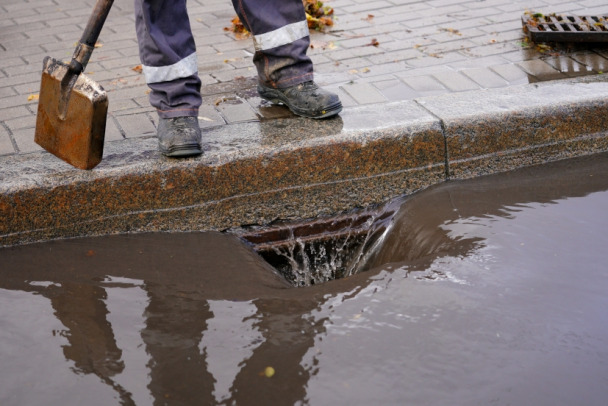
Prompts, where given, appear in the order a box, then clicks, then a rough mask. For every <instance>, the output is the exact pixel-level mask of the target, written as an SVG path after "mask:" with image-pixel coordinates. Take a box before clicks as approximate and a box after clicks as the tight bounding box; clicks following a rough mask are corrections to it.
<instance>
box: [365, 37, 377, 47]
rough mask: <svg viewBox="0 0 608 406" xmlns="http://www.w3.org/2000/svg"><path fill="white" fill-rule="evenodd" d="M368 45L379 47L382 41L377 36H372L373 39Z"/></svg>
mask: <svg viewBox="0 0 608 406" xmlns="http://www.w3.org/2000/svg"><path fill="white" fill-rule="evenodd" d="M367 45H371V46H374V47H377V46H378V45H380V43H379V42H378V40H377V39H376V38H372V41H371V42H370V43H369V44H367Z"/></svg>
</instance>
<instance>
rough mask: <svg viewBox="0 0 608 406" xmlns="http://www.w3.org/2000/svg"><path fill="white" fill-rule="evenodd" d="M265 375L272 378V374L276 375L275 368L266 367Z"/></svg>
mask: <svg viewBox="0 0 608 406" xmlns="http://www.w3.org/2000/svg"><path fill="white" fill-rule="evenodd" d="M264 375H266V377H267V378H272V376H273V375H274V368H273V367H266V369H264Z"/></svg>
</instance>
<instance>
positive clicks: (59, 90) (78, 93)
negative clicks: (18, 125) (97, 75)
mask: <svg viewBox="0 0 608 406" xmlns="http://www.w3.org/2000/svg"><path fill="white" fill-rule="evenodd" d="M107 111H108V97H107V95H106V92H105V91H104V90H103V88H102V87H101V86H100V85H99V84H98V83H97V82H95V81H93V80H91V79H90V78H88V77H87V76H86V75H85V74H83V73H80V74H78V75H74V74H73V73H71V72H70V70H69V69H68V65H66V64H65V63H63V62H60V61H57V60H55V59H53V58H51V57H49V56H47V57H46V58H44V62H43V69H42V80H41V82H40V95H39V102H38V114H37V118H36V132H35V135H34V141H36V143H37V144H39V145H40V146H41V147H42V148H44V149H45V150H47V151H49V152H50V153H52V154H54V155H55V156H57V157H59V158H61V159H63V160H64V161H66V162H68V163H69V164H71V165H73V166H75V167H76V168H80V169H92V168H94V167H95V166H96V165H97V164H99V162H101V159H102V156H103V142H104V136H105V131H106V116H107Z"/></svg>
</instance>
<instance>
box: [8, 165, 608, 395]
mask: <svg viewBox="0 0 608 406" xmlns="http://www.w3.org/2000/svg"><path fill="white" fill-rule="evenodd" d="M606 158H607V157H606V155H603V156H598V157H596V158H595V159H593V160H591V163H590V164H585V160H578V161H572V162H568V163H560V164H557V165H550V166H547V167H546V169H544V170H539V169H527V170H523V171H518V172H514V173H510V174H503V175H500V176H492V177H487V178H483V179H478V180H474V181H466V182H454V183H448V184H446V185H442V186H439V187H436V188H432V189H430V190H428V191H426V192H424V193H421V194H419V195H416V196H413V197H411V198H408V199H406V200H405V202H404V204H403V205H402V207H401V209H400V210H399V211H398V212H397V213H396V215H395V217H394V219H393V226H392V228H391V229H390V230H389V232H388V233H387V235H386V238H385V240H384V241H383V244H381V245H380V246H379V248H378V249H377V250H376V251H374V252H372V253H370V255H369V257H368V260H367V262H366V265H365V269H367V270H368V272H363V273H359V274H356V275H353V276H351V277H348V278H345V279H343V280H337V281H332V282H328V283H326V284H323V285H317V286H314V287H310V288H302V289H295V288H291V287H289V286H288V285H287V284H286V283H285V282H284V281H283V280H282V279H281V278H280V277H278V276H277V274H276V273H275V272H274V271H273V270H272V269H271V268H269V266H268V265H267V264H265V263H264V262H262V261H261V260H260V259H259V257H257V256H256V255H255V254H254V253H253V252H251V251H250V250H249V248H248V247H246V246H244V245H243V244H242V243H241V242H240V241H239V240H237V239H236V238H235V237H232V236H229V235H225V234H219V233H184V234H146V235H137V236H133V235H126V236H110V237H104V238H84V239H75V240H64V241H54V242H49V243H45V244H34V245H28V246H20V247H13V248H6V249H2V250H0V258H1V263H2V270H1V277H0V354H1V359H2V363H3V366H4V368H1V369H0V404H2V405H3V406H5V405H9V406H10V405H23V404H28V405H43V404H44V405H76V404H87V405H109V404H123V405H128V404H138V405H147V404H154V405H192V404H222V405H232V404H236V405H249V404H269V405H270V404H271V405H293V404H345V403H348V404H429V405H441V404H490V403H491V402H492V401H495V403H497V404H509V403H512V404H557V403H559V402H558V401H557V400H559V399H565V401H564V404H573V403H572V402H575V401H576V400H577V399H576V397H574V398H572V395H570V394H571V393H576V392H579V393H583V392H584V393H585V396H584V402H583V403H585V404H587V405H595V404H597V405H599V404H601V403H600V402H601V401H603V400H605V396H603V395H606V392H605V389H604V388H605V387H606V385H605V384H606V383H608V382H606V381H605V377H606V376H608V370H607V369H606V365H608V364H606V363H605V361H607V360H608V354H607V353H606V350H605V348H608V334H607V332H606V331H605V326H606V325H607V324H608V321H607V320H606V318H605V314H604V313H605V312H604V309H605V305H606V304H607V303H606V299H605V288H606V286H608V280H607V279H608V278H607V277H606V275H605V272H601V270H602V269H601V267H602V266H603V265H602V264H605V261H606V260H607V259H608V258H606V256H605V253H604V251H605V250H601V249H599V248H598V247H600V246H605V242H606V240H605V237H603V238H604V239H603V241H602V236H604V235H605V225H606V224H605V221H606V219H605V216H604V217H603V218H602V217H600V218H597V221H596V222H595V223H594V222H593V221H590V220H589V219H586V218H585V217H584V216H582V215H581V213H578V214H579V215H578V217H577V221H578V223H577V222H576V221H574V222H568V223H567V225H568V226H567V227H566V225H565V224H566V222H565V221H561V222H556V221H555V215H554V214H553V217H551V216H549V215H546V216H547V217H543V216H545V215H544V214H543V213H545V211H547V208H552V207H555V208H558V207H560V208H563V209H562V210H565V211H561V212H559V211H558V212H557V213H559V215H560V216H563V213H568V210H570V213H572V214H577V212H576V210H577V209H579V208H581V207H582V208H585V209H587V210H590V212H591V213H594V214H595V215H597V213H603V211H602V210H605V204H606V196H607V195H608V194H607V193H606V192H605V191H607V190H608V179H607V178H606V176H604V175H605V173H606V169H607V163H608V160H607V159H606ZM594 192H597V193H594ZM600 192H602V193H600ZM577 196H581V197H582V196H585V199H582V198H581V199H574V197H577ZM577 202H586V203H585V205H582V206H576V204H577ZM567 203H569V204H571V206H569V204H567ZM549 211H550V210H549ZM561 218H562V219H564V217H561ZM522 221H523V224H524V226H522V225H521V224H522ZM561 223H563V224H561ZM573 224H574V225H573ZM576 224H582V227H583V228H582V229H580V230H577V229H576V228H573V227H574V226H575V225H576ZM594 226H595V228H594ZM564 227H566V228H564ZM539 230H540V231H539ZM552 232H553V233H554V234H555V235H554V237H555V238H553V241H555V243H556V244H557V243H560V245H557V246H556V248H555V249H554V247H553V246H552V245H551V243H550V244H548V248H547V244H544V243H545V242H546V241H548V239H547V238H546V236H545V233H547V234H551V233H552ZM539 233H540V234H539ZM560 236H563V237H564V238H561V237H560ZM572 236H576V240H580V241H581V243H580V244H578V245H575V246H574V247H575V249H576V251H575V252H570V251H569V248H570V244H574V242H573V241H575V240H572V239H567V238H566V237H568V238H569V237H572ZM585 238H588V240H586V239H585ZM564 241H567V242H566V243H564ZM521 244H524V245H521ZM534 245H536V246H537V247H538V248H537V249H536V250H525V248H526V247H531V246H534ZM500 247H503V249H502V250H501V249H500ZM585 248H587V251H585ZM556 250H557V251H558V252H555V251H556ZM579 250H580V252H579ZM210 253H211V254H210ZM556 254H560V255H561V256H555V257H554V255H556ZM572 264H579V265H581V266H582V268H583V269H582V270H581V271H580V272H581V273H583V272H586V275H587V278H586V277H573V276H572V272H571V267H572V266H573V265H572ZM530 268H531V269H532V270H535V271H538V270H542V272H532V271H529V270H528V269H530ZM415 271H418V272H415ZM420 271H422V272H420ZM604 271H605V269H604ZM412 276H414V278H412ZM429 278H430V279H432V280H429ZM589 279H591V281H590V280H589ZM11 354H18V355H11ZM577 363H582V364H583V365H582V366H581V365H577ZM267 367H272V368H273V369H274V371H275V374H274V375H273V376H271V377H269V376H267V375H266V374H265V371H266V368H267ZM15 371H19V372H15ZM577 377H578V378H577ZM581 399H582V398H581ZM579 400H580V399H579ZM570 401H572V402H570Z"/></svg>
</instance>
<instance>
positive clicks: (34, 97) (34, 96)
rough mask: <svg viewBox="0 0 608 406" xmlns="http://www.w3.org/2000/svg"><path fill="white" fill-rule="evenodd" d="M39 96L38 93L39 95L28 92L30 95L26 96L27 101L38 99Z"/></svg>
mask: <svg viewBox="0 0 608 406" xmlns="http://www.w3.org/2000/svg"><path fill="white" fill-rule="evenodd" d="M39 98H40V95H39V94H30V95H29V96H28V97H27V101H32V100H38V99H39Z"/></svg>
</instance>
